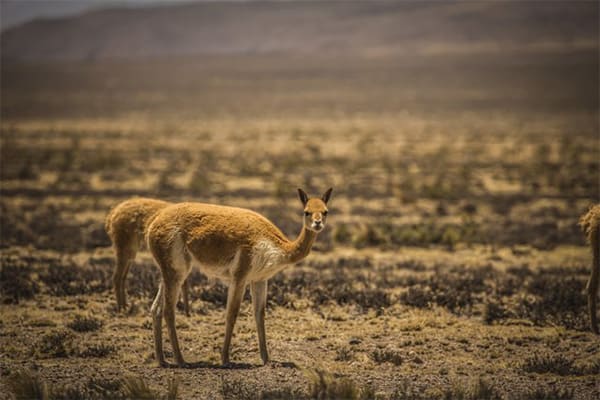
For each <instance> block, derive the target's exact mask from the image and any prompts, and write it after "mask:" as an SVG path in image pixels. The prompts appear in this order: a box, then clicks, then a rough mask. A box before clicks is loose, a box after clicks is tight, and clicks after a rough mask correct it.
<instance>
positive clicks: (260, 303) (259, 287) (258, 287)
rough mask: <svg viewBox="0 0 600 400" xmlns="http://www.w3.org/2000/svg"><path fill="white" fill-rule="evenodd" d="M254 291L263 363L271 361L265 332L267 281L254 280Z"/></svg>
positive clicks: (252, 286) (255, 317)
mask: <svg viewBox="0 0 600 400" xmlns="http://www.w3.org/2000/svg"><path fill="white" fill-rule="evenodd" d="M250 291H251V292H252V305H253V307H254V319H255V320H256V330H257V332H258V347H259V349H260V358H261V359H262V362H263V364H266V363H267V362H269V352H268V351H267V335H266V333H265V312H266V307H267V281H260V282H252V285H251V286H250Z"/></svg>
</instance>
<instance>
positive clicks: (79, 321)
mask: <svg viewBox="0 0 600 400" xmlns="http://www.w3.org/2000/svg"><path fill="white" fill-rule="evenodd" d="M102 325H103V322H102V321H101V320H99V319H97V318H94V317H84V316H81V315H77V316H76V317H75V319H74V320H73V321H71V322H69V323H68V324H67V327H69V328H70V329H72V330H74V331H75V332H93V331H97V330H99V329H100V328H101V327H102Z"/></svg>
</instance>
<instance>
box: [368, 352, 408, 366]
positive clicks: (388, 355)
mask: <svg viewBox="0 0 600 400" xmlns="http://www.w3.org/2000/svg"><path fill="white" fill-rule="evenodd" d="M371 358H373V361H375V362H376V363H384V362H389V363H392V364H394V365H400V364H402V355H401V354H400V352H399V351H398V350H394V349H375V350H373V352H372V353H371Z"/></svg>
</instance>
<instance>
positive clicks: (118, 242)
mask: <svg viewBox="0 0 600 400" xmlns="http://www.w3.org/2000/svg"><path fill="white" fill-rule="evenodd" d="M170 204H172V203H169V202H166V201H162V200H155V199H147V198H134V199H129V200H126V201H124V202H122V203H119V204H118V205H117V206H115V207H114V208H113V209H112V210H110V212H109V213H108V215H107V217H106V221H105V228H106V233H108V236H109V237H110V240H111V241H112V243H113V247H114V250H115V256H116V267H115V272H114V274H113V285H114V289H115V294H116V297H117V310H118V311H122V310H124V308H125V306H126V304H127V298H126V293H127V291H126V287H125V286H126V285H125V282H126V278H127V273H128V271H129V268H130V267H131V265H132V264H133V262H134V260H135V256H136V254H137V252H138V250H139V249H140V248H142V247H143V246H144V244H145V233H146V228H147V227H148V225H149V224H150V222H151V221H152V220H153V219H154V217H155V216H156V214H157V213H158V211H160V210H162V209H163V208H165V207H167V206H168V205H170ZM183 295H184V296H183V297H184V299H183V300H184V301H183V303H184V309H185V312H186V314H187V315H189V304H188V303H189V302H188V298H187V297H188V296H187V285H186V286H184V290H183Z"/></svg>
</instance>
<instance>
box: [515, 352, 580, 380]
mask: <svg viewBox="0 0 600 400" xmlns="http://www.w3.org/2000/svg"><path fill="white" fill-rule="evenodd" d="M521 369H522V370H523V371H525V372H534V373H538V374H544V373H551V374H557V375H573V374H576V373H577V371H575V369H574V368H573V360H570V359H568V358H567V357H565V356H564V355H562V354H549V353H544V354H536V355H534V356H532V357H530V358H528V359H526V360H525V362H524V363H523V364H522V365H521Z"/></svg>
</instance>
